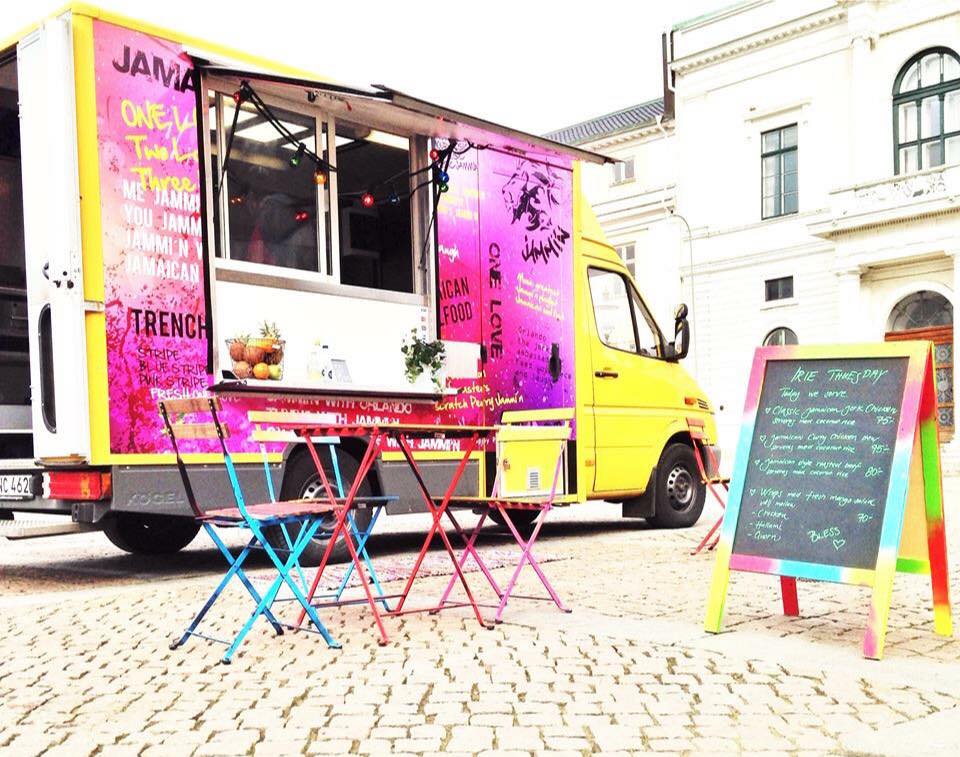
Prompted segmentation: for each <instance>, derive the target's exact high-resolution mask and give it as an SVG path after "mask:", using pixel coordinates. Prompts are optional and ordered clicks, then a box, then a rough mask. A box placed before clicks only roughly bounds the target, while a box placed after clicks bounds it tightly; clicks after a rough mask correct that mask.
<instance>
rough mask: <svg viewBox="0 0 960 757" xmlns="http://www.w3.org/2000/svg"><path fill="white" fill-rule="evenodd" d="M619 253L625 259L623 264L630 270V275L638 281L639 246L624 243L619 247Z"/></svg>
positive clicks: (621, 258)
mask: <svg viewBox="0 0 960 757" xmlns="http://www.w3.org/2000/svg"><path fill="white" fill-rule="evenodd" d="M617 255H619V256H620V260H622V261H623V264H624V265H625V266H626V267H627V270H628V271H630V275H631V276H633V279H634V281H636V279H637V246H636V245H634V244H622V245H620V246H619V247H617Z"/></svg>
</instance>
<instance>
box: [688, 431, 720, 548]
mask: <svg viewBox="0 0 960 757" xmlns="http://www.w3.org/2000/svg"><path fill="white" fill-rule="evenodd" d="M687 428H688V430H689V431H690V438H691V439H692V440H693V456H694V457H695V458H696V460H697V468H699V469H700V480H701V481H703V483H704V484H705V485H706V487H707V489H708V490H709V491H710V493H711V494H712V495H713V498H714V499H715V500H717V503H718V504H719V505H720V509H721V510H723V511H726V509H727V494H728V493H729V491H730V479H729V478H724V477H722V476H721V475H720V461H719V460H717V457H716V455H714V454H713V447H712V446H710V445H709V444H707V438H706V434H705V433H704V426H703V421H702V420H700V419H699V418H687ZM701 450H706V452H707V459H708V460H709V462H710V473H707V468H706V466H705V465H704V463H703V455H702V454H701ZM720 487H722V488H723V496H721V495H720V493H719V492H718V491H717V489H718V488H720ZM722 523H723V515H722V514H721V515H720V517H719V518H717V522H716V523H714V524H713V527H712V528H711V529H710V530H709V531H707V535H706V536H704V537H703V538H702V539H701V540H700V543H699V544H698V545H697V548H696V549H694V550H693V551H692V552H691V553H690V554H691V555H698V554H700V552H702V551H703V549H704V548H705V547H706V549H708V550H712V549H714V548H715V547H716V546H717V542H719V541H720V534H719V531H720V525H721V524H722ZM715 534H716V535H715ZM711 537H712V538H713V541H712V542H711V541H710V539H711ZM708 542H709V546H707V544H708Z"/></svg>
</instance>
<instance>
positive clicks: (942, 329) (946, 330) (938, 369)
mask: <svg viewBox="0 0 960 757" xmlns="http://www.w3.org/2000/svg"><path fill="white" fill-rule="evenodd" d="M903 339H927V340H929V341H931V342H933V364H934V371H935V376H936V381H937V414H938V416H939V420H940V432H941V438H943V436H944V435H946V436H950V435H951V434H952V433H953V430H954V417H953V305H951V304H950V300H948V299H947V298H946V297H944V296H943V295H942V294H939V293H938V292H931V291H930V290H929V289H923V290H921V291H919V292H914V293H913V294H910V295H907V296H906V297H904V298H903V299H902V300H900V301H899V302H898V303H897V304H896V305H894V306H893V310H891V311H890V317H889V318H888V319H887V334H886V341H888V342H898V341H900V340H903Z"/></svg>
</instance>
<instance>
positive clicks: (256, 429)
mask: <svg viewBox="0 0 960 757" xmlns="http://www.w3.org/2000/svg"><path fill="white" fill-rule="evenodd" d="M247 420H248V421H250V424H251V426H252V427H253V430H252V431H251V433H250V438H251V439H252V440H253V441H255V442H257V443H258V444H259V445H260V454H261V457H262V458H263V470H264V475H265V476H266V478H267V490H268V491H269V492H270V499H271V500H272V501H274V502H276V501H277V497H276V492H275V491H274V487H273V477H272V476H271V475H270V464H269V460H268V457H267V446H266V445H267V444H268V443H277V442H282V443H287V444H292V443H298V442H307V443H312V444H314V445H316V444H324V445H326V446H327V447H328V449H329V450H330V461H331V463H332V467H333V475H334V479H335V483H336V486H337V496H338V497H343V496H344V494H343V492H344V488H343V478H342V476H341V473H340V460H339V458H338V457H337V447H336V445H337V444H339V442H340V437H338V436H314V437H311V438H310V439H309V440H307V439H305V438H304V437H302V436H299V435H298V434H297V433H296V432H294V431H293V428H295V427H298V426H299V427H306V426H309V425H310V424H311V423H324V424H325V423H329V422H330V413H313V412H306V411H299V410H251V411H250V412H248V413H247ZM313 452H316V448H315V447H314V449H313ZM324 483H325V484H326V482H324Z"/></svg>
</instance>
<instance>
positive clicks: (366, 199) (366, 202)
mask: <svg viewBox="0 0 960 757" xmlns="http://www.w3.org/2000/svg"><path fill="white" fill-rule="evenodd" d="M360 204H361V205H363V207H365V208H372V207H373V195H372V194H370V193H369V192H364V193H363V195H362V196H361V197H360Z"/></svg>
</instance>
